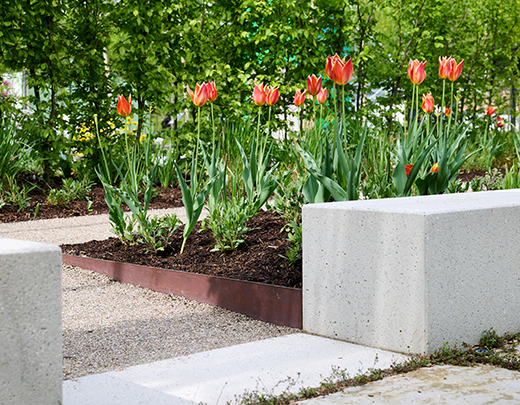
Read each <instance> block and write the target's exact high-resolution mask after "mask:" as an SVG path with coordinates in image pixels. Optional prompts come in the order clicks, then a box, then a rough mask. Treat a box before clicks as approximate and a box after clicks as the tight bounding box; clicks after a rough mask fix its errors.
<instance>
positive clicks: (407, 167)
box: [404, 165, 413, 177]
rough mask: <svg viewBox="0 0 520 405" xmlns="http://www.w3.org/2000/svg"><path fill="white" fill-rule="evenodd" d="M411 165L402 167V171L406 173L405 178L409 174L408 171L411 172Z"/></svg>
mask: <svg viewBox="0 0 520 405" xmlns="http://www.w3.org/2000/svg"><path fill="white" fill-rule="evenodd" d="M412 167H413V165H404V171H405V172H406V177H408V175H409V174H410V171H411V170H412Z"/></svg>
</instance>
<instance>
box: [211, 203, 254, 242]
mask: <svg viewBox="0 0 520 405" xmlns="http://www.w3.org/2000/svg"><path fill="white" fill-rule="evenodd" d="M247 212H248V209H247V203H246V201H245V200H244V197H238V196H230V197H229V198H226V199H221V200H218V201H217V203H216V205H214V206H213V207H212V209H211V210H210V215H209V216H208V217H206V218H204V220H203V221H202V229H205V230H209V231H211V236H212V237H213V238H214V239H215V247H214V248H213V249H212V251H221V252H231V251H233V250H235V249H236V248H237V247H238V246H239V245H240V244H241V243H243V242H244V235H245V234H246V233H247V232H249V231H250V230H251V228H249V227H247V226H246V225H245V223H246V222H247V221H248V216H247Z"/></svg>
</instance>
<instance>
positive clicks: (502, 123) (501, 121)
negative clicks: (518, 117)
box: [497, 116, 505, 128]
mask: <svg viewBox="0 0 520 405" xmlns="http://www.w3.org/2000/svg"><path fill="white" fill-rule="evenodd" d="M504 125H505V124H504V120H503V119H502V118H500V117H499V116H497V128H502V127H503V126H504Z"/></svg>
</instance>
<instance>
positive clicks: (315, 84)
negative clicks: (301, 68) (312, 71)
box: [307, 75, 322, 96]
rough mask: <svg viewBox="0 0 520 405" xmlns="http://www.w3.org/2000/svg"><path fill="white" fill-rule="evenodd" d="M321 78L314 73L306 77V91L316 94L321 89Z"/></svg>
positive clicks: (312, 94)
mask: <svg viewBox="0 0 520 405" xmlns="http://www.w3.org/2000/svg"><path fill="white" fill-rule="evenodd" d="M321 84H322V78H321V76H320V78H319V79H318V78H317V77H316V76H315V75H312V76H308V77H307V93H309V94H310V95H311V96H317V95H318V93H319V92H320V90H321Z"/></svg>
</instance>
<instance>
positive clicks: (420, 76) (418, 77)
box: [408, 59, 426, 85]
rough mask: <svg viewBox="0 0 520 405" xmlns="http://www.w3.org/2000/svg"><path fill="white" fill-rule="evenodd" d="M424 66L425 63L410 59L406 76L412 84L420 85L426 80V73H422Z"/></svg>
mask: <svg viewBox="0 0 520 405" xmlns="http://www.w3.org/2000/svg"><path fill="white" fill-rule="evenodd" d="M425 66H426V62H419V61H418V60H417V59H415V60H411V59H410V63H409V64H408V76H409V77H410V80H411V81H412V83H413V84H415V85H418V84H421V83H422V82H423V80H424V79H425V78H426V72H425V71H424V67H425Z"/></svg>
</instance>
